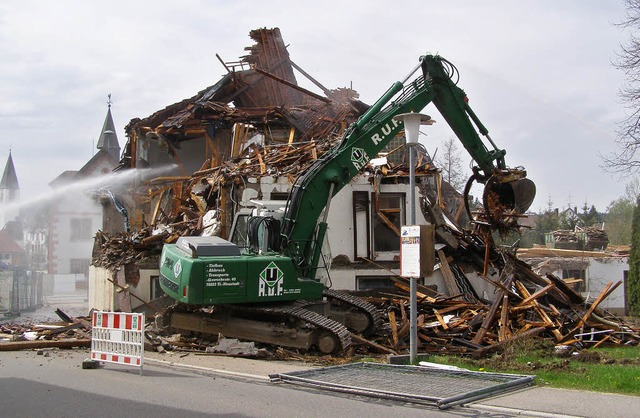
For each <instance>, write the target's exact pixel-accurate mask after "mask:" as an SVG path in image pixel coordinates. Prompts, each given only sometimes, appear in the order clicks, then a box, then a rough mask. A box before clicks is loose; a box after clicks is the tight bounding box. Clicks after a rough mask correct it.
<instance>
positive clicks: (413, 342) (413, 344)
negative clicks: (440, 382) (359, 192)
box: [407, 143, 418, 364]
mask: <svg viewBox="0 0 640 418" xmlns="http://www.w3.org/2000/svg"><path fill="white" fill-rule="evenodd" d="M407 145H409V201H410V202H411V203H410V210H409V224H410V225H415V224H416V167H415V148H414V145H415V143H410V144H407ZM417 280H418V278H417V277H410V278H409V293H411V297H410V299H409V307H410V309H409V323H410V324H411V325H410V328H409V359H410V360H411V364H416V360H417V358H418V298H417V283H416V282H417Z"/></svg>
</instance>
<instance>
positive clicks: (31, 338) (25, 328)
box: [0, 309, 91, 351]
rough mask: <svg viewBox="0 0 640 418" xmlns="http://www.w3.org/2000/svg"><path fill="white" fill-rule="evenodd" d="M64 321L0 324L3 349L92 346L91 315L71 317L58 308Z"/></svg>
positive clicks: (0, 346) (0, 347)
mask: <svg viewBox="0 0 640 418" xmlns="http://www.w3.org/2000/svg"><path fill="white" fill-rule="evenodd" d="M56 314H57V315H58V316H59V317H60V319H61V321H59V322H55V323H46V324H26V325H22V324H12V323H9V324H0V351H16V350H32V349H42V348H73V347H90V346H91V318H90V317H78V318H72V317H70V316H68V315H67V314H65V313H64V312H62V311H61V310H60V309H58V310H56Z"/></svg>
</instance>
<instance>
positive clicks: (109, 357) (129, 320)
mask: <svg viewBox="0 0 640 418" xmlns="http://www.w3.org/2000/svg"><path fill="white" fill-rule="evenodd" d="M143 358H144V314H143V313H126V312H101V311H94V312H93V329H92V331H91V359H92V360H96V361H104V362H109V363H117V364H124V365H129V366H134V367H140V374H142V362H143Z"/></svg>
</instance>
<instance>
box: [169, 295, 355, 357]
mask: <svg viewBox="0 0 640 418" xmlns="http://www.w3.org/2000/svg"><path fill="white" fill-rule="evenodd" d="M311 306H313V304H312V303H309V302H304V301H297V302H294V303H292V304H278V305H222V306H218V307H215V308H214V309H212V310H211V312H207V311H205V310H202V309H200V308H197V307H194V306H193V305H185V304H176V305H173V306H171V307H169V308H168V309H167V310H166V311H165V318H166V320H165V325H170V326H171V327H172V328H173V329H174V330H177V331H190V332H196V333H200V334H207V335H213V336H216V337H217V336H218V335H219V334H222V335H224V336H225V337H231V338H239V339H244V340H250V341H256V342H262V343H267V344H274V345H280V346H283V347H290V348H301V349H305V350H308V349H311V348H312V347H315V348H317V349H318V350H319V351H321V352H322V353H324V354H337V353H340V352H342V351H344V350H346V349H347V348H348V347H349V346H351V344H352V341H351V333H350V331H349V330H348V329H347V328H346V327H345V326H344V325H342V324H341V323H339V322H337V321H335V320H333V319H331V318H328V317H326V316H324V315H321V314H319V313H317V312H314V311H312V310H309V309H307V307H311ZM194 308H195V309H194Z"/></svg>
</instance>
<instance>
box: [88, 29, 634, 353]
mask: <svg viewBox="0 0 640 418" xmlns="http://www.w3.org/2000/svg"><path fill="white" fill-rule="evenodd" d="M251 37H252V39H253V40H254V41H256V45H254V46H252V47H250V48H248V50H249V52H250V54H249V55H247V56H245V57H242V59H241V61H239V62H236V63H224V66H225V69H226V71H227V74H226V75H225V76H224V77H223V78H222V79H221V80H220V81H219V82H218V83H216V84H215V85H214V86H212V87H210V88H207V89H205V90H203V91H201V92H200V93H198V94H197V95H195V96H194V97H192V98H190V99H186V100H183V101H181V102H179V103H176V104H173V105H171V106H168V107H166V108H165V109H163V110H160V111H158V112H156V113H154V114H153V115H151V116H149V117H147V118H144V119H134V120H132V121H131V122H130V123H129V125H127V128H126V132H127V137H128V142H127V144H126V145H125V152H124V158H123V159H122V161H121V165H120V169H121V170H125V169H129V170H130V169H137V171H138V172H139V177H138V179H137V181H136V183H135V184H134V185H133V187H132V188H131V190H129V191H128V192H127V193H121V194H120V195H119V196H117V199H115V200H114V199H111V200H106V199H105V200H104V201H103V205H104V207H105V211H104V213H105V223H104V224H105V228H104V230H102V231H99V233H98V235H97V239H96V246H95V252H94V258H93V267H92V272H91V274H90V276H91V283H90V292H89V293H90V305H91V307H93V308H97V309H103V310H116V309H120V310H124V311H130V310H136V309H137V310H141V309H142V310H147V309H150V310H151V313H153V312H154V310H155V311H158V310H160V309H161V308H159V307H157V306H155V305H152V304H150V301H151V300H152V299H154V298H155V296H158V295H159V294H160V293H161V291H160V286H159V281H158V280H159V279H158V266H159V254H160V248H161V247H162V245H163V244H166V243H174V242H176V241H177V239H178V238H179V237H182V236H190V235H218V236H221V237H223V238H229V239H232V237H229V231H230V229H231V226H232V223H233V221H234V215H236V214H238V213H241V211H242V209H243V208H246V207H249V206H251V205H252V204H255V203H254V202H252V201H253V200H255V199H260V200H262V201H270V202H272V203H271V204H274V205H284V200H286V197H287V196H288V193H289V190H290V188H291V184H292V183H293V181H294V180H295V178H296V176H297V175H298V174H299V173H302V172H304V171H305V170H306V169H307V168H308V167H309V166H310V165H311V164H312V163H313V162H314V161H316V159H317V158H319V157H320V156H322V155H323V154H324V153H326V152H327V150H329V149H330V148H331V147H332V146H333V145H335V144H336V143H337V141H339V140H340V138H341V135H342V133H343V132H344V130H345V129H346V127H347V126H349V124H350V123H352V122H354V121H355V120H357V118H358V117H359V116H360V115H361V114H362V113H363V111H364V110H365V109H367V106H366V105H365V104H364V103H362V102H360V101H358V100H357V95H356V93H355V92H354V91H352V90H350V89H338V90H328V89H326V88H324V87H323V86H321V85H320V83H318V82H317V81H315V80H312V81H314V83H315V84H316V85H317V86H318V87H320V88H321V89H322V90H323V92H324V93H325V95H326V97H325V96H319V95H317V94H315V93H312V92H310V91H307V90H305V89H303V88H300V87H299V86H298V85H297V83H296V82H295V76H294V75H293V69H294V68H295V69H298V71H301V69H300V68H299V67H298V66H297V65H295V64H294V63H293V62H292V61H291V60H290V59H289V57H288V53H287V51H286V47H285V46H284V42H283V41H282V39H281V36H280V32H279V30H277V29H271V30H267V29H260V30H256V31H252V32H251ZM402 145H403V138H401V137H399V138H396V141H395V142H392V143H391V145H390V146H389V147H388V148H387V150H386V152H385V155H383V156H382V158H383V159H382V160H379V161H378V162H379V164H377V165H376V164H369V165H367V167H366V168H365V170H364V171H363V172H362V173H360V174H359V175H358V176H356V177H355V178H354V180H353V181H352V182H351V183H350V184H349V187H345V188H344V189H343V190H341V191H340V194H338V195H336V197H335V198H334V201H333V203H332V207H331V211H330V213H329V215H328V216H329V220H328V224H329V225H331V227H330V228H331V229H330V231H329V235H328V241H329V243H330V244H331V250H332V251H331V254H332V256H331V257H330V259H331V260H332V265H331V269H330V272H331V283H332V285H333V287H334V288H342V289H350V290H366V289H371V288H376V287H392V288H399V289H401V290H403V291H404V292H405V293H406V291H407V289H408V286H407V282H406V281H403V280H401V279H399V278H398V277H397V276H398V272H399V271H398V261H399V245H400V242H399V239H398V237H399V235H398V229H399V227H400V226H401V225H404V224H406V219H405V216H404V214H405V213H406V207H408V206H409V202H408V201H407V196H408V195H409V194H410V193H409V189H408V187H409V186H408V181H407V180H408V178H407V177H408V175H407V174H408V170H407V166H406V163H405V161H404V158H403V153H402V150H403V148H404V147H403V146H402ZM415 169H416V171H417V175H418V177H419V178H422V179H423V180H424V181H423V182H421V183H422V184H421V187H420V193H419V195H420V199H421V202H420V203H423V202H424V199H425V198H426V197H429V201H430V202H435V201H437V200H439V201H440V202H443V201H445V200H451V199H436V197H438V195H439V190H440V187H437V186H438V184H439V181H438V180H437V179H438V170H437V169H436V168H435V167H433V165H432V163H431V160H430V158H429V156H428V155H427V154H426V153H423V154H421V155H420V156H419V158H418V163H417V164H416V167H415ZM161 170H166V171H164V172H162V173H161V175H160V174H159V172H160V171H161ZM453 200H454V201H457V202H458V204H459V200H456V199H453ZM116 201H118V202H120V203H119V204H115V203H114V202H116ZM273 202H280V203H273ZM427 206H429V205H423V207H424V209H425V210H424V212H429V211H428V210H427ZM460 206H461V205H460ZM429 208H431V209H432V210H433V207H431V206H429ZM457 209H458V208H456V207H448V208H447V211H448V212H449V213H450V214H451V216H447V214H446V213H445V214H442V215H441V214H439V213H431V214H430V216H425V215H424V214H423V213H422V212H423V211H420V212H419V213H418V215H419V216H418V218H417V219H416V221H417V223H418V224H425V223H427V218H429V223H433V224H436V225H437V232H436V236H437V239H438V241H439V242H438V245H437V247H436V249H437V256H438V264H437V265H436V266H435V267H436V269H435V270H436V271H435V273H434V274H433V276H431V277H429V278H428V282H425V281H424V280H425V278H422V279H421V280H423V282H422V283H420V286H421V287H420V295H419V297H420V301H421V303H422V311H421V315H420V316H419V327H420V332H419V337H420V338H421V341H422V342H423V344H424V345H423V348H425V349H430V350H433V351H438V350H441V349H442V348H443V346H446V347H447V350H450V351H459V352H464V351H469V350H474V351H476V352H480V353H483V352H487V350H489V349H492V348H495V347H496V346H499V345H501V344H506V343H507V342H509V341H512V340H513V339H517V338H522V337H523V336H528V335H545V334H546V335H548V336H550V337H551V338H552V339H553V340H554V341H555V342H557V343H563V342H567V341H578V340H576V339H575V338H574V337H575V335H576V334H577V333H578V331H580V330H581V327H584V326H585V325H587V322H588V321H590V320H591V317H592V314H594V312H596V310H597V306H598V304H599V303H600V302H601V301H602V300H603V299H605V298H606V296H607V295H608V294H607V292H608V291H609V290H610V289H611V286H609V287H607V289H606V291H605V292H604V293H602V294H601V295H600V296H599V298H597V299H596V300H595V301H590V300H587V299H585V298H584V297H582V296H580V295H578V294H576V293H575V292H573V291H572V290H571V289H570V288H568V287H567V286H566V285H565V284H564V282H563V281H562V280H561V279H557V278H556V277H555V276H553V275H552V274H550V275H546V277H545V276H541V275H539V274H537V273H535V272H533V271H532V270H531V268H530V267H529V266H528V265H527V264H525V263H523V262H521V261H520V260H518V259H517V258H516V257H515V256H514V255H513V254H512V253H509V252H502V251H498V250H497V249H496V248H495V245H494V243H493V240H492V238H491V236H490V234H488V233H487V231H486V229H485V230H483V229H482V227H481V226H480V227H478V225H481V223H477V225H476V227H478V228H476V229H475V230H474V231H473V232H472V233H468V232H465V231H463V230H462V229H460V228H459V227H458V226H457V224H459V222H458V221H459V219H457V218H456V215H457V214H460V213H462V211H460V210H457ZM123 218H124V219H123ZM107 221H108V222H107ZM125 225H128V226H130V228H131V231H130V232H125V231H123V228H125ZM427 285H428V286H427ZM372 300H375V298H374V299H372ZM377 303H378V304H379V305H380V306H381V307H384V311H385V312H387V313H388V315H389V316H388V319H389V324H390V328H391V331H392V335H391V337H388V336H382V337H380V339H382V340H384V339H386V341H387V342H389V341H391V343H390V345H391V346H392V348H389V350H392V351H396V350H403V349H405V348H406V343H405V342H406V339H404V338H406V333H407V331H408V320H407V316H406V312H407V298H406V294H395V293H393V294H390V296H387V297H385V298H383V300H381V301H380V300H378V302H377ZM392 313H393V314H392ZM597 313H598V318H602V317H603V316H604V314H603V313H601V312H597ZM445 314H446V315H445ZM605 324H606V325H607V326H609V327H610V326H611V325H610V324H611V321H610V320H607V322H606V323H605ZM593 326H597V325H596V324H594V325H593ZM600 326H602V323H601V324H600ZM611 332H612V333H619V334H623V335H628V334H629V333H630V332H629V330H628V327H626V326H623V325H620V326H618V327H617V328H616V329H615V330H613V331H611ZM613 338H615V339H617V340H622V339H623V338H625V337H620V336H616V337H613ZM632 338H636V339H637V336H636V335H635V334H633V337H632ZM369 342H370V343H371V341H369ZM380 342H381V341H379V340H378V341H377V342H375V343H374V344H377V346H378V347H380V346H382V345H381V344H380Z"/></svg>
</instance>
